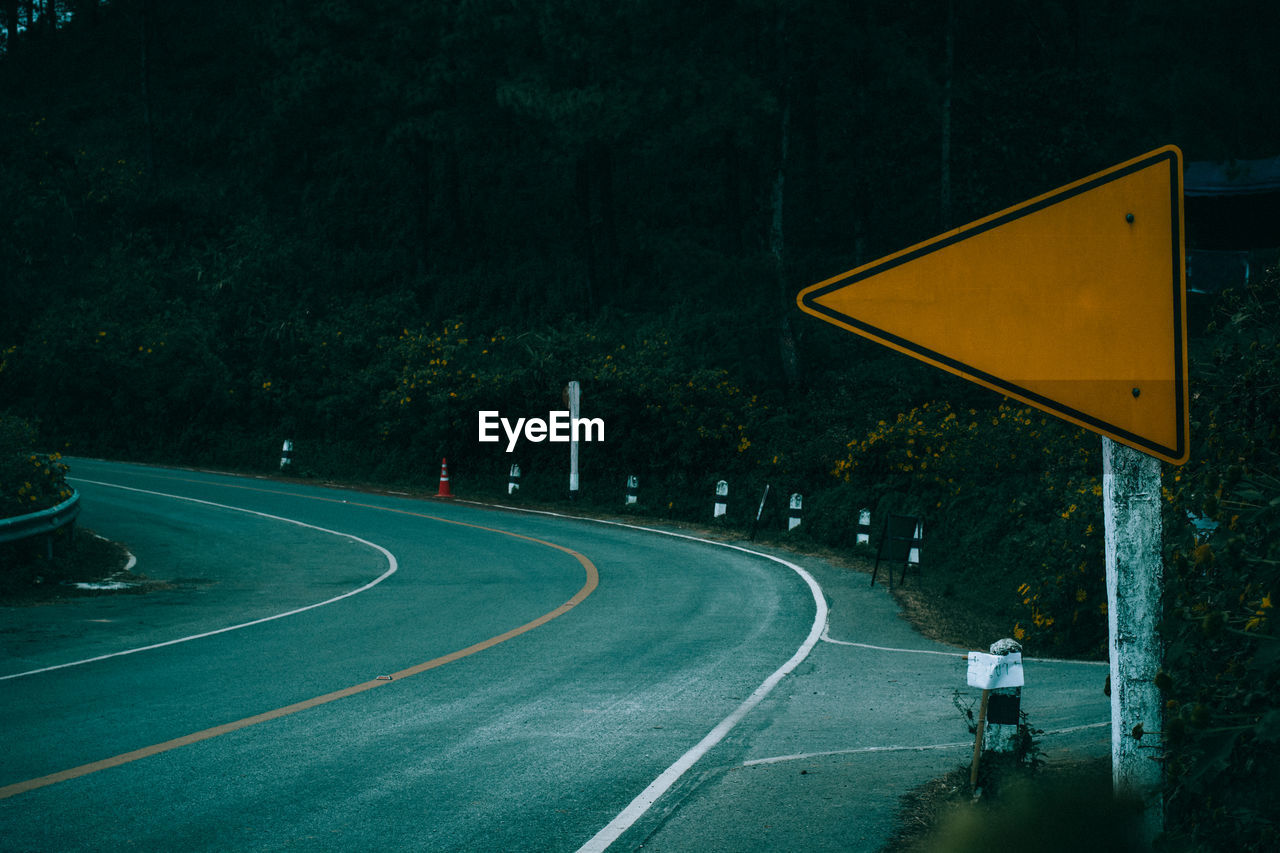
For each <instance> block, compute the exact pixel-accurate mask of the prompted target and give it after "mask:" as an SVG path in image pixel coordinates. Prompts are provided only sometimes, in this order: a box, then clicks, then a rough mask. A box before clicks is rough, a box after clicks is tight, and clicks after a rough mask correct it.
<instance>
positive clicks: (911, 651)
mask: <svg viewBox="0 0 1280 853" xmlns="http://www.w3.org/2000/svg"><path fill="white" fill-rule="evenodd" d="M822 640H823V642H826V643H833V644H835V645H837V646H854V647H856V648H859V649H871V650H873V651H877V652H898V653H900V654H906V655H942V656H943V657H949V658H965V659H968V657H969V653H968V652H938V651H932V650H930V649H896V648H893V647H891V646H873V645H871V644H870V643H851V642H849V641H848V640H837V639H834V638H833V637H831V635H830V634H828V633H827V631H826V630H823V632H822ZM1022 660H1023V661H1024V662H1027V663H1071V664H1078V665H1080V666H1110V664H1109V663H1108V662H1107V661H1105V660H1067V659H1065V658H1023V659H1022Z"/></svg>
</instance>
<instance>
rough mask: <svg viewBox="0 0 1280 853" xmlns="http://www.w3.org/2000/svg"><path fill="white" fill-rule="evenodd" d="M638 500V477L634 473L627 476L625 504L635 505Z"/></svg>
mask: <svg viewBox="0 0 1280 853" xmlns="http://www.w3.org/2000/svg"><path fill="white" fill-rule="evenodd" d="M639 500H640V478H639V477H637V476H636V475H635V474H632V475H630V476H629V477H627V506H635V504H636V502H637V501H639Z"/></svg>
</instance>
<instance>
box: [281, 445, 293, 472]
mask: <svg viewBox="0 0 1280 853" xmlns="http://www.w3.org/2000/svg"><path fill="white" fill-rule="evenodd" d="M291 462H293V439H291V438H286V439H285V440H284V446H283V447H281V448H280V470H281V471H283V470H284V469H285V468H288V467H289V464H290V463H291Z"/></svg>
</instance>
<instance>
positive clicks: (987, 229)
mask: <svg viewBox="0 0 1280 853" xmlns="http://www.w3.org/2000/svg"><path fill="white" fill-rule="evenodd" d="M796 301H797V303H798V305H799V307H800V309H801V310H802V311H804V312H805V313H808V314H811V315H813V316H815V317H818V318H819V319H821V320H824V321H826V322H828V323H832V324H834V325H836V326H840V327H841V328H843V329H846V330H847V331H850V332H853V333H854V334H857V335H861V336H862V337H865V338H868V339H870V340H873V341H876V342H877V343H880V344H882V345H884V346H887V347H889V348H891V349H894V350H897V351H898V352H900V353H903V354H904V355H908V356H910V357H912V358H915V359H918V360H920V361H923V362H925V363H927V364H931V365H933V366H934V367H937V368H939V369H941V370H945V371H947V372H949V373H953V374H955V375H957V376H960V377H962V378H964V379H967V380H969V381H971V382H976V383H977V384H979V385H982V386H984V387H987V388H990V389H991V390H993V391H996V392H998V393H1000V394H1003V395H1005V396H1006V397H1010V398H1012V399H1015V400H1019V401H1021V402H1023V403H1025V404H1027V405H1029V406H1032V407H1034V408H1038V409H1040V410H1042V411H1045V412H1048V413H1049V414H1052V415H1054V416H1055V417H1058V418H1061V419H1063V420H1066V421H1068V422H1070V423H1073V424H1076V425H1077V426H1080V427H1083V428H1085V429H1088V430H1091V431H1093V432H1096V433H1099V434H1101V435H1102V437H1103V445H1102V449H1103V481H1104V482H1103V512H1104V527H1105V550H1106V571H1107V607H1108V610H1107V614H1108V622H1109V625H1108V628H1109V635H1110V657H1111V661H1110V663H1111V691H1112V692H1111V733H1112V746H1111V767H1112V782H1113V787H1114V789H1115V791H1116V793H1119V794H1129V795H1136V796H1140V797H1142V799H1143V802H1144V806H1145V809H1144V833H1145V840H1146V842H1147V843H1148V844H1150V843H1151V842H1153V841H1154V840H1155V838H1156V836H1158V835H1159V834H1160V833H1161V831H1162V830H1163V823H1164V810H1163V804H1162V801H1161V795H1162V787H1163V785H1162V782H1163V766H1162V764H1161V763H1160V762H1161V761H1162V760H1163V757H1164V756H1163V755H1162V748H1163V741H1162V739H1161V737H1162V736H1161V734H1160V732H1161V731H1162V729H1163V724H1162V710H1163V709H1162V706H1161V705H1160V698H1159V693H1158V691H1157V689H1156V687H1155V684H1154V678H1155V674H1156V672H1157V671H1158V669H1159V666H1160V659H1161V644H1160V638H1159V634H1158V631H1157V625H1158V622H1159V619H1160V612H1161V610H1160V609H1161V593H1162V591H1163V571H1162V564H1161V536H1162V530H1161V519H1160V509H1161V507H1160V503H1161V491H1160V461H1161V460H1163V461H1165V462H1169V463H1171V464H1173V465H1182V464H1184V463H1185V462H1186V461H1187V459H1188V457H1189V456H1190V423H1191V418H1190V405H1189V401H1190V389H1189V382H1188V371H1187V316H1186V314H1187V282H1186V249H1185V234H1184V215H1183V193H1182V152H1181V151H1180V150H1179V149H1178V148H1177V147H1176V146H1173V145H1168V146H1165V147H1163V148H1158V149H1156V150H1154V151H1149V152H1147V153H1146V154H1143V155H1141V156H1139V157H1135V158H1133V159H1132V160H1127V161H1125V162H1123V163H1119V164H1117V165H1115V166H1112V167H1111V168H1109V169H1105V170H1103V171H1101V172H1098V173H1096V174H1094V175H1090V176H1089V177H1086V178H1082V179H1080V180H1078V181H1075V182H1073V183H1070V184H1067V185H1065V186H1063V187H1059V188H1058V189H1056V190H1052V191H1050V192H1047V193H1044V194H1042V195H1039V196H1036V197H1034V198H1032V199H1029V200H1027V201H1025V202H1022V203H1021V204H1017V205H1014V206H1013V207H1010V208H1007V209H1005V210H1002V211H999V212H997V213H993V214H991V215H990V216H987V217H984V218H982V219H979V220H976V221H974V222H971V223H969V224H968V225H964V226H961V227H960V228H956V229H954V230H952V231H948V232H946V233H944V234H941V235H939V236H937V237H934V238H933V239H931V240H926V241H925V242H923V243H919V244H916V245H915V246H911V247H909V248H906V249H903V250H902V251H900V252H896V253H894V254H892V255H889V256H887V257H885V258H881V259H880V260H877V261H873V262H872V263H869V264H864V265H863V266H860V267H857V268H855V269H852V270H850V271H848V272H846V273H842V274H840V275H837V276H835V277H833V278H829V279H827V280H826V281H822V282H819V283H817V284H815V285H812V286H810V287H807V288H805V289H804V290H802V291H801V292H800V293H799V294H798V295H797V297H796ZM859 539H860V540H861V536H859ZM872 583H873V584H874V583H875V575H874V573H873V575H872ZM890 583H892V574H890ZM989 698H990V697H989V696H987V697H984V701H983V713H982V714H981V716H982V718H983V723H984V724H985V708H986V705H987V702H988V700H989ZM976 750H977V747H975V763H976V757H977V751H976Z"/></svg>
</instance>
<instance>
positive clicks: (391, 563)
mask: <svg viewBox="0 0 1280 853" xmlns="http://www.w3.org/2000/svg"><path fill="white" fill-rule="evenodd" d="M68 479H75V480H77V481H79V482H81V483H90V484H92V485H95V486H107V487H109V488H112V489H123V490H124V491H126V492H139V493H141V494H144V495H155V496H157V497H162V498H173V499H174V500H179V501H190V502H191V503H197V504H204V505H205V506H212V507H217V508H219V509H229V510H232V511H233V512H244V513H248V514H249V515H256V516H259V517H261V518H268V519H271V520H272V521H283V522H285V523H286V524H296V525H297V526H299V527H306V528H308V529H310V530H319V531H320V532H321V533H332V534H333V535H334V536H342V537H345V538H347V539H351V540H353V541H355V542H359V543H360V544H361V545H368V546H369V547H370V548H373V549H374V550H376V551H379V552H381V554H382V556H383V557H386V559H387V570H386V571H385V572H383V573H382V574H381V575H379V576H378V577H376V578H374V579H373V580H371V581H369V583H367V584H365V585H364V586H362V587H359V588H358V589H353V590H350V591H349V592H344V593H343V594H342V595H337V596H334V597H333V598H330V599H326V600H325V601H319V602H316V603H315V604H308V605H306V606H305V607H298V608H295V609H293V610H289V611H286V612H284V613H277V614H275V615H274V616H264V617H262V618H261V619H254V620H252V621H250V622H241V623H240V624H239V625H228V626H227V627H225V628H216V629H214V630H212V631H205V632H204V633H202V634H192V635H190V636H188V637H178V638H177V639H174V640H165V641H164V642H163V643H153V644H152V645H149V646H139V647H138V648H136V649H125V650H124V651H120V652H111V653H110V654H105V655H98V656H97V657H92V658H85V659H84V660H77V661H71V662H69V663H60V664H55V665H54V666H46V667H42V668H40V669H32V670H28V671H27V672H15V673H12V674H10V675H0V681H7V680H9V679H11V678H22V677H24V676H27V675H37V674H39V673H42V672H52V671H53V670H55V669H66V668H67V667H70V666H80V665H81V664H86V663H94V662H96V661H100V660H107V659H108V658H115V657H121V656H122V655H132V654H137V653H138V652H147V651H151V650H152V649H161V648H164V647H165V646H172V645H176V644H178V643H186V642H189V641H191V640H200V639H204V638H205V637H212V636H214V635H216V634H225V633H226V632H228V631H238V630H239V629H241V628H248V627H250V626H252V625H261V624H262V623H263V622H271V621H273V620H275V619H283V618H284V617H286V616H295V615H297V614H299V613H305V612H306V611H308V610H314V609H315V608H317V607H324V606H325V605H326V604H333V603H334V602H335V601H341V600H342V599H344V598H350V597H351V596H353V595H358V594H359V593H362V592H364V591H365V590H367V589H370V588H372V587H375V586H377V585H378V584H380V583H382V582H383V581H384V580H386V579H387V578H389V577H391V576H392V575H393V574H395V573H396V570H397V569H398V568H399V567H400V564H399V562H397V560H396V558H395V555H394V554H392V553H391V552H390V551H388V550H387V549H386V548H383V547H382V546H381V545H378V544H376V543H373V542H370V541H368V540H367V539H361V538H360V537H359V536H354V535H352V534H350V533H343V532H341V531H339V530H330V529H329V528H327V527H319V526H317V525H315V524H307V523H306V522H304V521H297V520H296V519H292V518H284V517H282V516H279V515H270V514H269V513H265V512H258V511H257V510H252V509H244V508H242V507H236V506H228V505H227V504H220V503H214V502H213V501H206V500H200V499H199V498H189V497H184V496H182V495H170V494H166V493H164V492H153V491H150V490H149V489H135V488H133V487H132V486H120V485H117V484H115V483H103V482H99V481H97V480H86V479H84V478H82V477H73V478H68ZM129 556H130V557H132V556H133V555H132V554H130V555H129Z"/></svg>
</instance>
